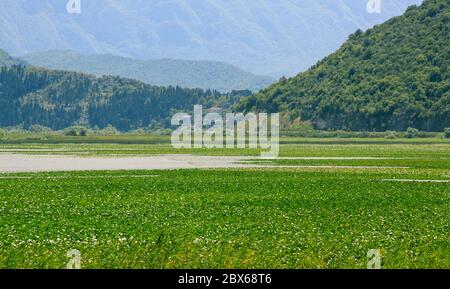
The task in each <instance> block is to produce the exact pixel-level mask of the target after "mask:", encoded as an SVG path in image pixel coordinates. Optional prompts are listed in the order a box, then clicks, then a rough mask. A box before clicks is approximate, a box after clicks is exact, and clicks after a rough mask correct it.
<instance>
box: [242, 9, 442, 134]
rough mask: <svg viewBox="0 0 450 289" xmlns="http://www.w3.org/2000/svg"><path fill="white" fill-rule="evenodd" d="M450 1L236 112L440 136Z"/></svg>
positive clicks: (343, 51) (359, 41)
mask: <svg viewBox="0 0 450 289" xmlns="http://www.w3.org/2000/svg"><path fill="white" fill-rule="evenodd" d="M449 7H450V1H449V0H427V1H425V2H424V3H423V4H422V5H421V6H420V7H417V6H411V7H410V8H408V10H407V11H406V13H405V14H404V15H403V16H400V17H396V18H393V19H391V20H389V21H388V22H386V23H384V24H382V25H378V26H375V27H374V28H373V29H369V30H367V31H366V32H362V31H360V30H359V31H356V33H354V34H352V35H351V36H350V37H349V39H348V41H347V42H346V43H344V44H343V45H342V47H341V48H340V49H339V50H338V51H337V52H335V53H333V54H332V55H330V56H328V57H326V58H324V59H323V60H321V61H319V62H318V63H317V64H316V65H315V66H313V67H312V68H311V69H310V70H308V71H306V72H304V73H301V74H299V75H297V76H296V77H293V78H290V79H281V80H280V81H279V82H278V83H277V84H275V85H272V86H271V87H269V88H268V89H265V90H263V91H261V92H259V93H257V94H255V95H252V96H251V97H249V98H245V99H244V100H242V101H241V103H240V104H239V106H238V109H240V110H245V111H253V110H257V111H268V112H282V113H283V114H284V115H285V118H286V119H288V123H291V124H292V123H298V121H299V120H301V121H309V122H311V123H312V124H313V125H314V127H315V128H317V129H326V130H336V129H344V130H353V131H385V130H397V131H404V130H406V129H407V128H408V127H414V128H417V129H420V130H425V131H442V130H443V129H444V128H445V127H448V126H450V92H449V88H450V78H449V69H448V67H449V64H450V38H449V35H448V34H449V28H450V23H449V20H450V9H449Z"/></svg>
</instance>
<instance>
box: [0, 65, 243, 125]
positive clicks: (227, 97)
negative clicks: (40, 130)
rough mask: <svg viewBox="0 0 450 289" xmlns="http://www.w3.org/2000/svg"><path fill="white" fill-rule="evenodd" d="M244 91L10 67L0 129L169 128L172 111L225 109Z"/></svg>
mask: <svg viewBox="0 0 450 289" xmlns="http://www.w3.org/2000/svg"><path fill="white" fill-rule="evenodd" d="M241 94H247V95H248V94H249V92H247V91H242V92H237V91H235V92H233V93H230V94H220V93H218V92H216V91H210V90H201V89H186V88H180V87H172V86H168V87H160V86H152V85H148V84H145V83H142V82H139V81H136V80H131V79H125V78H120V77H115V76H104V77H95V76H92V75H88V74H82V73H75V72H65V71H56V70H47V69H41V68H34V67H29V66H27V67H24V66H21V65H13V66H9V67H6V66H4V67H2V68H1V70H0V116H1V117H0V126H2V127H12V126H22V127H24V128H29V127H30V126H32V125H42V126H45V127H49V128H51V129H54V130H59V129H63V128H66V127H70V126H72V125H84V126H89V127H98V128H104V127H107V126H108V125H112V126H114V127H115V128H117V129H119V130H121V131H128V130H132V129H136V128H143V127H149V126H153V127H169V126H170V118H171V116H172V115H173V114H174V113H175V112H177V111H185V112H186V111H191V110H192V109H193V106H194V105H195V104H202V105H204V106H205V107H213V106H216V105H217V106H221V107H229V106H230V105H231V104H233V103H235V102H236V101H237V99H239V98H240V96H241Z"/></svg>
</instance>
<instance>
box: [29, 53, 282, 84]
mask: <svg viewBox="0 0 450 289" xmlns="http://www.w3.org/2000/svg"><path fill="white" fill-rule="evenodd" d="M22 58H23V59H25V60H26V61H27V62H28V63H30V64H32V65H36V66H40V67H45V68H49V69H59V70H69V71H78V72H86V73H92V74H95V75H99V76H101V75H117V76H121V77H126V78H133V79H137V80H140V81H143V82H145V83H148V84H153V85H163V86H169V85H172V86H181V87H187V88H202V89H213V90H218V91H222V92H230V91H232V90H251V91H255V92H257V91H259V90H260V89H262V88H266V87H267V86H269V85H270V84H272V83H274V82H275V79H273V78H271V77H266V76H258V75H254V74H251V73H248V72H246V71H243V70H242V69H240V68H238V67H235V66H233V65H229V64H226V63H222V62H213V61H189V60H177V59H159V60H137V59H131V58H125V57H120V56H114V55H82V54H78V53H75V52H71V51H47V52H40V53H32V54H28V55H25V56H23V57H22Z"/></svg>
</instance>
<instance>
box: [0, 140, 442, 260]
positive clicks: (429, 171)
mask: <svg viewBox="0 0 450 289" xmlns="http://www.w3.org/2000/svg"><path fill="white" fill-rule="evenodd" d="M339 141H343V140H342V139H336V140H335V142H334V143H330V140H329V139H325V140H323V139H320V140H316V139H295V138H294V139H283V143H284V144H283V145H282V147H281V155H282V156H297V157H307V158H312V157H322V158H324V157H328V159H323V160H320V159H319V160H314V159H305V160H280V161H279V162H280V163H277V162H275V163H272V165H274V166H276V165H278V164H282V165H283V166H285V165H287V166H289V165H298V164H300V165H304V164H308V165H311V166H312V167H310V168H294V167H293V168H289V167H283V168H276V167H274V168H268V169H252V170H243V169H229V170H179V171H113V172H112V171H101V172H59V173H25V174H23V173H22V174H2V175H0V214H1V219H0V267H1V268H64V267H65V266H66V263H67V262H68V260H69V259H68V258H67V256H66V253H67V251H69V250H71V249H78V250H79V251H80V252H81V257H82V267H83V268H365V267H366V266H367V257H366V255H367V251H368V250H369V249H380V251H381V255H382V266H383V267H384V268H449V267H450V257H449V254H448V252H449V251H450V238H449V233H450V226H449V222H448V216H449V213H450V208H449V206H448V204H449V203H450V184H449V183H448V181H449V180H450V169H449V168H450V166H449V160H450V144H449V143H448V142H444V140H438V139H432V142H430V143H427V144H421V143H417V141H418V140H417V139H412V140H409V139H402V140H401V143H390V142H389V141H390V140H386V139H380V140H378V142H377V141H375V140H372V143H368V142H367V140H365V142H362V143H361V142H359V141H361V140H350V141H353V143H348V141H349V140H347V143H346V142H344V143H339ZM344 141H345V140H344ZM438 141H439V142H438ZM383 142H384V143H383ZM433 142H434V143H433ZM23 150H25V151H28V153H46V154H54V153H57V152H58V151H60V153H63V154H81V155H83V154H101V155H129V154H157V153H166V152H167V153H170V152H171V153H173V152H174V150H173V149H171V148H170V146H169V145H168V144H164V143H159V144H104V143H97V144H84V145H80V144H76V143H75V144H67V143H65V144H64V143H60V144H50V143H48V144H3V145H1V147H0V151H3V152H5V151H8V152H11V151H13V152H14V151H15V152H20V153H23V152H24V151H23ZM33 150H35V151H33ZM228 151H229V150H228ZM231 151H232V152H233V153H232V154H247V153H249V151H248V150H247V151H246V150H231ZM185 153H186V152H185ZM187 153H198V154H225V153H229V154H231V152H227V151H226V150H223V151H220V150H219V151H217V150H216V151H209V150H198V151H189V152H187ZM253 153H254V152H253ZM255 155H256V154H255ZM330 157H334V159H329V158H330ZM339 157H353V158H358V157H359V158H360V159H354V160H350V159H339ZM362 157H371V158H374V157H384V159H362ZM285 162H288V163H285ZM289 162H293V163H289ZM322 165H331V166H330V167H326V168H324V167H320V166H322ZM340 165H346V166H349V168H346V169H343V168H335V167H333V166H340ZM359 166H369V167H370V166H373V168H361V167H359ZM378 166H383V167H385V168H379V167H378ZM405 166H406V167H407V168H406V167H405ZM352 167H353V168H352ZM412 180H416V182H414V181H412ZM438 181H440V182H438Z"/></svg>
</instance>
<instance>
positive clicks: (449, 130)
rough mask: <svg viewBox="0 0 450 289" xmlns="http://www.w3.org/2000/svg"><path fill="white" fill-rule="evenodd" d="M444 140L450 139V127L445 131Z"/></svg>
mask: <svg viewBox="0 0 450 289" xmlns="http://www.w3.org/2000/svg"><path fill="white" fill-rule="evenodd" d="M444 138H450V127H447V128H446V129H444Z"/></svg>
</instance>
